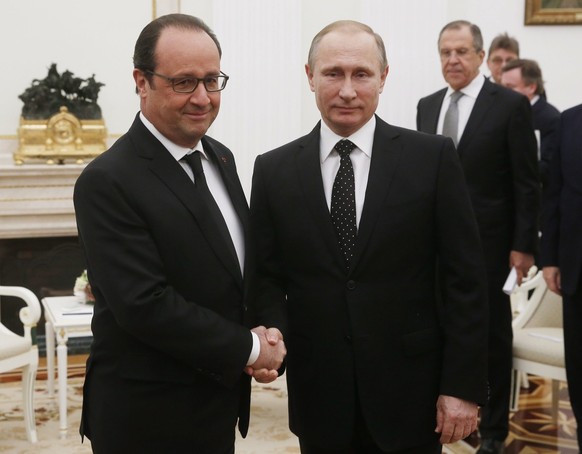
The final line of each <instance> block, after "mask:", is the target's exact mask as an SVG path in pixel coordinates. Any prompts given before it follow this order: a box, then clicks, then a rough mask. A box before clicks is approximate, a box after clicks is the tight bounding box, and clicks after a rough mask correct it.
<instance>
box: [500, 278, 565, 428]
mask: <svg viewBox="0 0 582 454" xmlns="http://www.w3.org/2000/svg"><path fill="white" fill-rule="evenodd" d="M535 271H537V270H535ZM511 306H512V309H513V310H514V317H513V371H512V392H511V409H512V410H514V411H515V410H517V408H518V400H519V390H520V387H521V385H522V383H526V384H527V374H533V375H538V376H541V377H547V378H551V379H552V409H553V414H554V417H555V416H557V409H558V400H559V387H560V381H566V368H565V361H564V331H563V329H562V298H561V297H560V296H559V295H557V294H555V293H554V292H552V291H550V290H549V289H548V287H547V285H546V283H545V281H544V278H543V275H542V272H541V271H537V272H535V273H530V276H529V278H528V279H527V280H525V281H524V282H523V283H522V285H521V286H518V287H517V288H516V289H515V290H514V291H513V293H512V294H511Z"/></svg>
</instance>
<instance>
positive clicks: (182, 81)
mask: <svg viewBox="0 0 582 454" xmlns="http://www.w3.org/2000/svg"><path fill="white" fill-rule="evenodd" d="M144 72H145V73H147V74H151V75H152V76H158V77H161V78H162V79H166V80H167V81H168V82H170V83H171V84H172V89H173V90H174V91H175V92H176V93H193V92H194V90H196V88H197V87H198V83H199V82H202V83H203V84H204V88H206V91H207V92H209V93H213V92H216V91H222V90H224V88H225V87H226V82H227V81H228V76H227V75H226V74H224V73H223V72H222V71H220V75H217V76H206V77H202V78H198V77H168V76H164V75H163V74H159V73H156V72H153V71H150V70H149V69H148V70H145V71H144Z"/></svg>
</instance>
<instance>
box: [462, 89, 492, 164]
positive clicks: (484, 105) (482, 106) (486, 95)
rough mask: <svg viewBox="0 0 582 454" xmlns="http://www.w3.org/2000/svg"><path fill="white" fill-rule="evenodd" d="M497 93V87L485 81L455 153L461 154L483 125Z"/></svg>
mask: <svg viewBox="0 0 582 454" xmlns="http://www.w3.org/2000/svg"><path fill="white" fill-rule="evenodd" d="M496 92H497V87H496V86H495V84H494V83H493V82H490V81H489V80H488V79H485V83H484V84H483V87H482V88H481V91H480V92H479V95H478V96H477V99H476V100H475V105H474V106H473V110H472V111H471V115H469V120H468V121H467V125H466V126H465V130H464V131H463V135H462V136H461V140H460V141H459V144H458V146H457V151H458V152H459V154H462V153H463V151H464V149H465V148H466V147H467V145H468V144H469V143H470V141H471V140H472V138H473V137H475V131H476V130H477V129H478V128H479V126H480V125H482V124H483V123H484V117H485V116H486V115H487V111H488V110H489V108H490V107H491V106H492V105H493V102H494V101H495V94H496Z"/></svg>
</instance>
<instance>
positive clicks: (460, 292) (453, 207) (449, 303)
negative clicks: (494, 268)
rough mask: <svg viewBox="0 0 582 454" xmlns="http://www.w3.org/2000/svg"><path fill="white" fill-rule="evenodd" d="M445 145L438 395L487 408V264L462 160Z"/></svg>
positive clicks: (439, 202) (439, 214)
mask: <svg viewBox="0 0 582 454" xmlns="http://www.w3.org/2000/svg"><path fill="white" fill-rule="evenodd" d="M445 143H446V146H445V149H444V150H443V153H442V158H441V162H440V169H439V172H438V178H437V192H436V211H435V212H436V225H437V229H438V230H437V232H436V241H437V247H438V257H439V284H440V285H439V287H440V295H439V297H440V300H441V304H440V306H439V316H440V325H441V327H442V330H443V334H444V340H445V343H444V349H443V362H442V364H443V367H442V376H441V389H440V393H441V394H444V395H450V396H455V397H459V398H462V399H465V400H468V401H472V402H477V403H479V404H484V403H485V402H486V400H487V332H488V315H487V314H488V309H487V296H486V295H487V290H486V286H485V276H486V273H485V266H484V259H483V254H482V248H481V243H480V239H479V233H478V227H477V222H476V220H475V216H474V213H473V209H472V205H471V201H470V198H469V194H468V191H467V189H466V184H465V179H464V174H463V170H462V168H461V164H460V162H459V159H458V155H457V153H456V151H455V149H454V145H453V142H452V141H451V140H450V139H447V140H446V142H445Z"/></svg>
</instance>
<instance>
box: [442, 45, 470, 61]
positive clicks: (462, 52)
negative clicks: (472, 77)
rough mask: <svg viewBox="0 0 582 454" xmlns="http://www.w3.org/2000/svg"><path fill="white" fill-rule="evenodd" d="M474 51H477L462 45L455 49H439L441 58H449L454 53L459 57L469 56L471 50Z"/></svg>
mask: <svg viewBox="0 0 582 454" xmlns="http://www.w3.org/2000/svg"><path fill="white" fill-rule="evenodd" d="M472 51H475V52H477V51H476V50H475V49H467V48H465V47H462V48H460V49H454V50H450V49H441V50H440V51H439V55H440V57H441V60H448V59H449V58H451V57H452V56H453V55H456V56H457V58H467V57H468V56H469V54H470V52H472Z"/></svg>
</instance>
